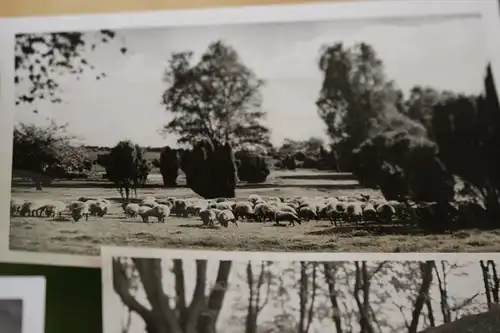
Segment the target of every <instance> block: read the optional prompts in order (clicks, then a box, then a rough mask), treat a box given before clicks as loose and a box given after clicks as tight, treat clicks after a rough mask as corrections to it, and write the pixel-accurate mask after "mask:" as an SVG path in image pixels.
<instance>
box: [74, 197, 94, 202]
mask: <svg viewBox="0 0 500 333" xmlns="http://www.w3.org/2000/svg"><path fill="white" fill-rule="evenodd" d="M89 200H99V199H98V198H91V197H79V198H78V199H77V201H81V202H87V201H89Z"/></svg>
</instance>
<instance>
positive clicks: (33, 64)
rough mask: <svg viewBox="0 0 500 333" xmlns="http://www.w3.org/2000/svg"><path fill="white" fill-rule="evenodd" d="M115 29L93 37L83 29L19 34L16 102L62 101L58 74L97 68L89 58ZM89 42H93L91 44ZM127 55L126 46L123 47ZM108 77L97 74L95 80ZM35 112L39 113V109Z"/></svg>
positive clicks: (15, 62)
mask: <svg viewBox="0 0 500 333" xmlns="http://www.w3.org/2000/svg"><path fill="white" fill-rule="evenodd" d="M115 37H116V32H114V31H111V30H100V31H98V32H96V33H95V34H94V36H93V39H92V38H86V35H85V33H82V32H55V33H35V34H32V33H30V34H17V35H16V40H15V61H14V65H15V67H14V68H15V74H16V75H15V83H16V86H17V89H18V94H17V96H16V98H17V100H16V104H20V103H30V104H32V103H33V102H34V101H35V100H41V99H47V100H50V101H51V102H52V103H61V102H62V99H61V97H60V96H59V93H60V92H61V87H60V82H58V76H60V75H62V74H66V73H70V74H73V75H77V76H76V77H77V79H79V77H78V75H79V74H82V73H83V72H84V71H86V70H95V66H94V65H92V64H91V63H90V62H89V60H88V58H87V57H86V52H89V51H93V50H94V49H95V48H96V46H97V45H98V44H99V43H109V42H110V41H111V40H112V39H114V38H115ZM89 43H90V45H89ZM120 52H121V53H122V54H125V53H126V52H127V48H126V47H125V46H123V45H122V46H121V47H120ZM105 76H106V74H105V73H98V74H97V76H96V80H100V79H102V78H104V77H105ZM34 112H37V111H36V110H35V111H34Z"/></svg>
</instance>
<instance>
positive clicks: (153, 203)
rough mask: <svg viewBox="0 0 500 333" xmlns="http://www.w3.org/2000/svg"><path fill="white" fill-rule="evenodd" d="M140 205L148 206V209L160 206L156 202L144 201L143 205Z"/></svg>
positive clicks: (141, 204)
mask: <svg viewBox="0 0 500 333" xmlns="http://www.w3.org/2000/svg"><path fill="white" fill-rule="evenodd" d="M139 205H140V206H147V207H150V208H153V207H154V206H156V205H158V203H157V202H156V201H155V200H151V199H144V200H142V201H141V203H140V204H139Z"/></svg>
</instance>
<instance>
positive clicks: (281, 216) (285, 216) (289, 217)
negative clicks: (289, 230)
mask: <svg viewBox="0 0 500 333" xmlns="http://www.w3.org/2000/svg"><path fill="white" fill-rule="evenodd" d="M281 221H288V222H290V224H289V226H293V225H295V222H297V223H298V224H301V222H300V218H299V217H298V216H297V215H295V214H294V213H290V212H281V211H276V212H274V222H275V223H276V225H279V224H280V222H281Z"/></svg>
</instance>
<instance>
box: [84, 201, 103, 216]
mask: <svg viewBox="0 0 500 333" xmlns="http://www.w3.org/2000/svg"><path fill="white" fill-rule="evenodd" d="M86 203H87V204H88V206H89V211H90V215H92V216H99V217H103V216H104V215H106V214H107V213H108V207H107V206H106V204H105V203H104V202H102V201H100V200H89V201H86Z"/></svg>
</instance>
